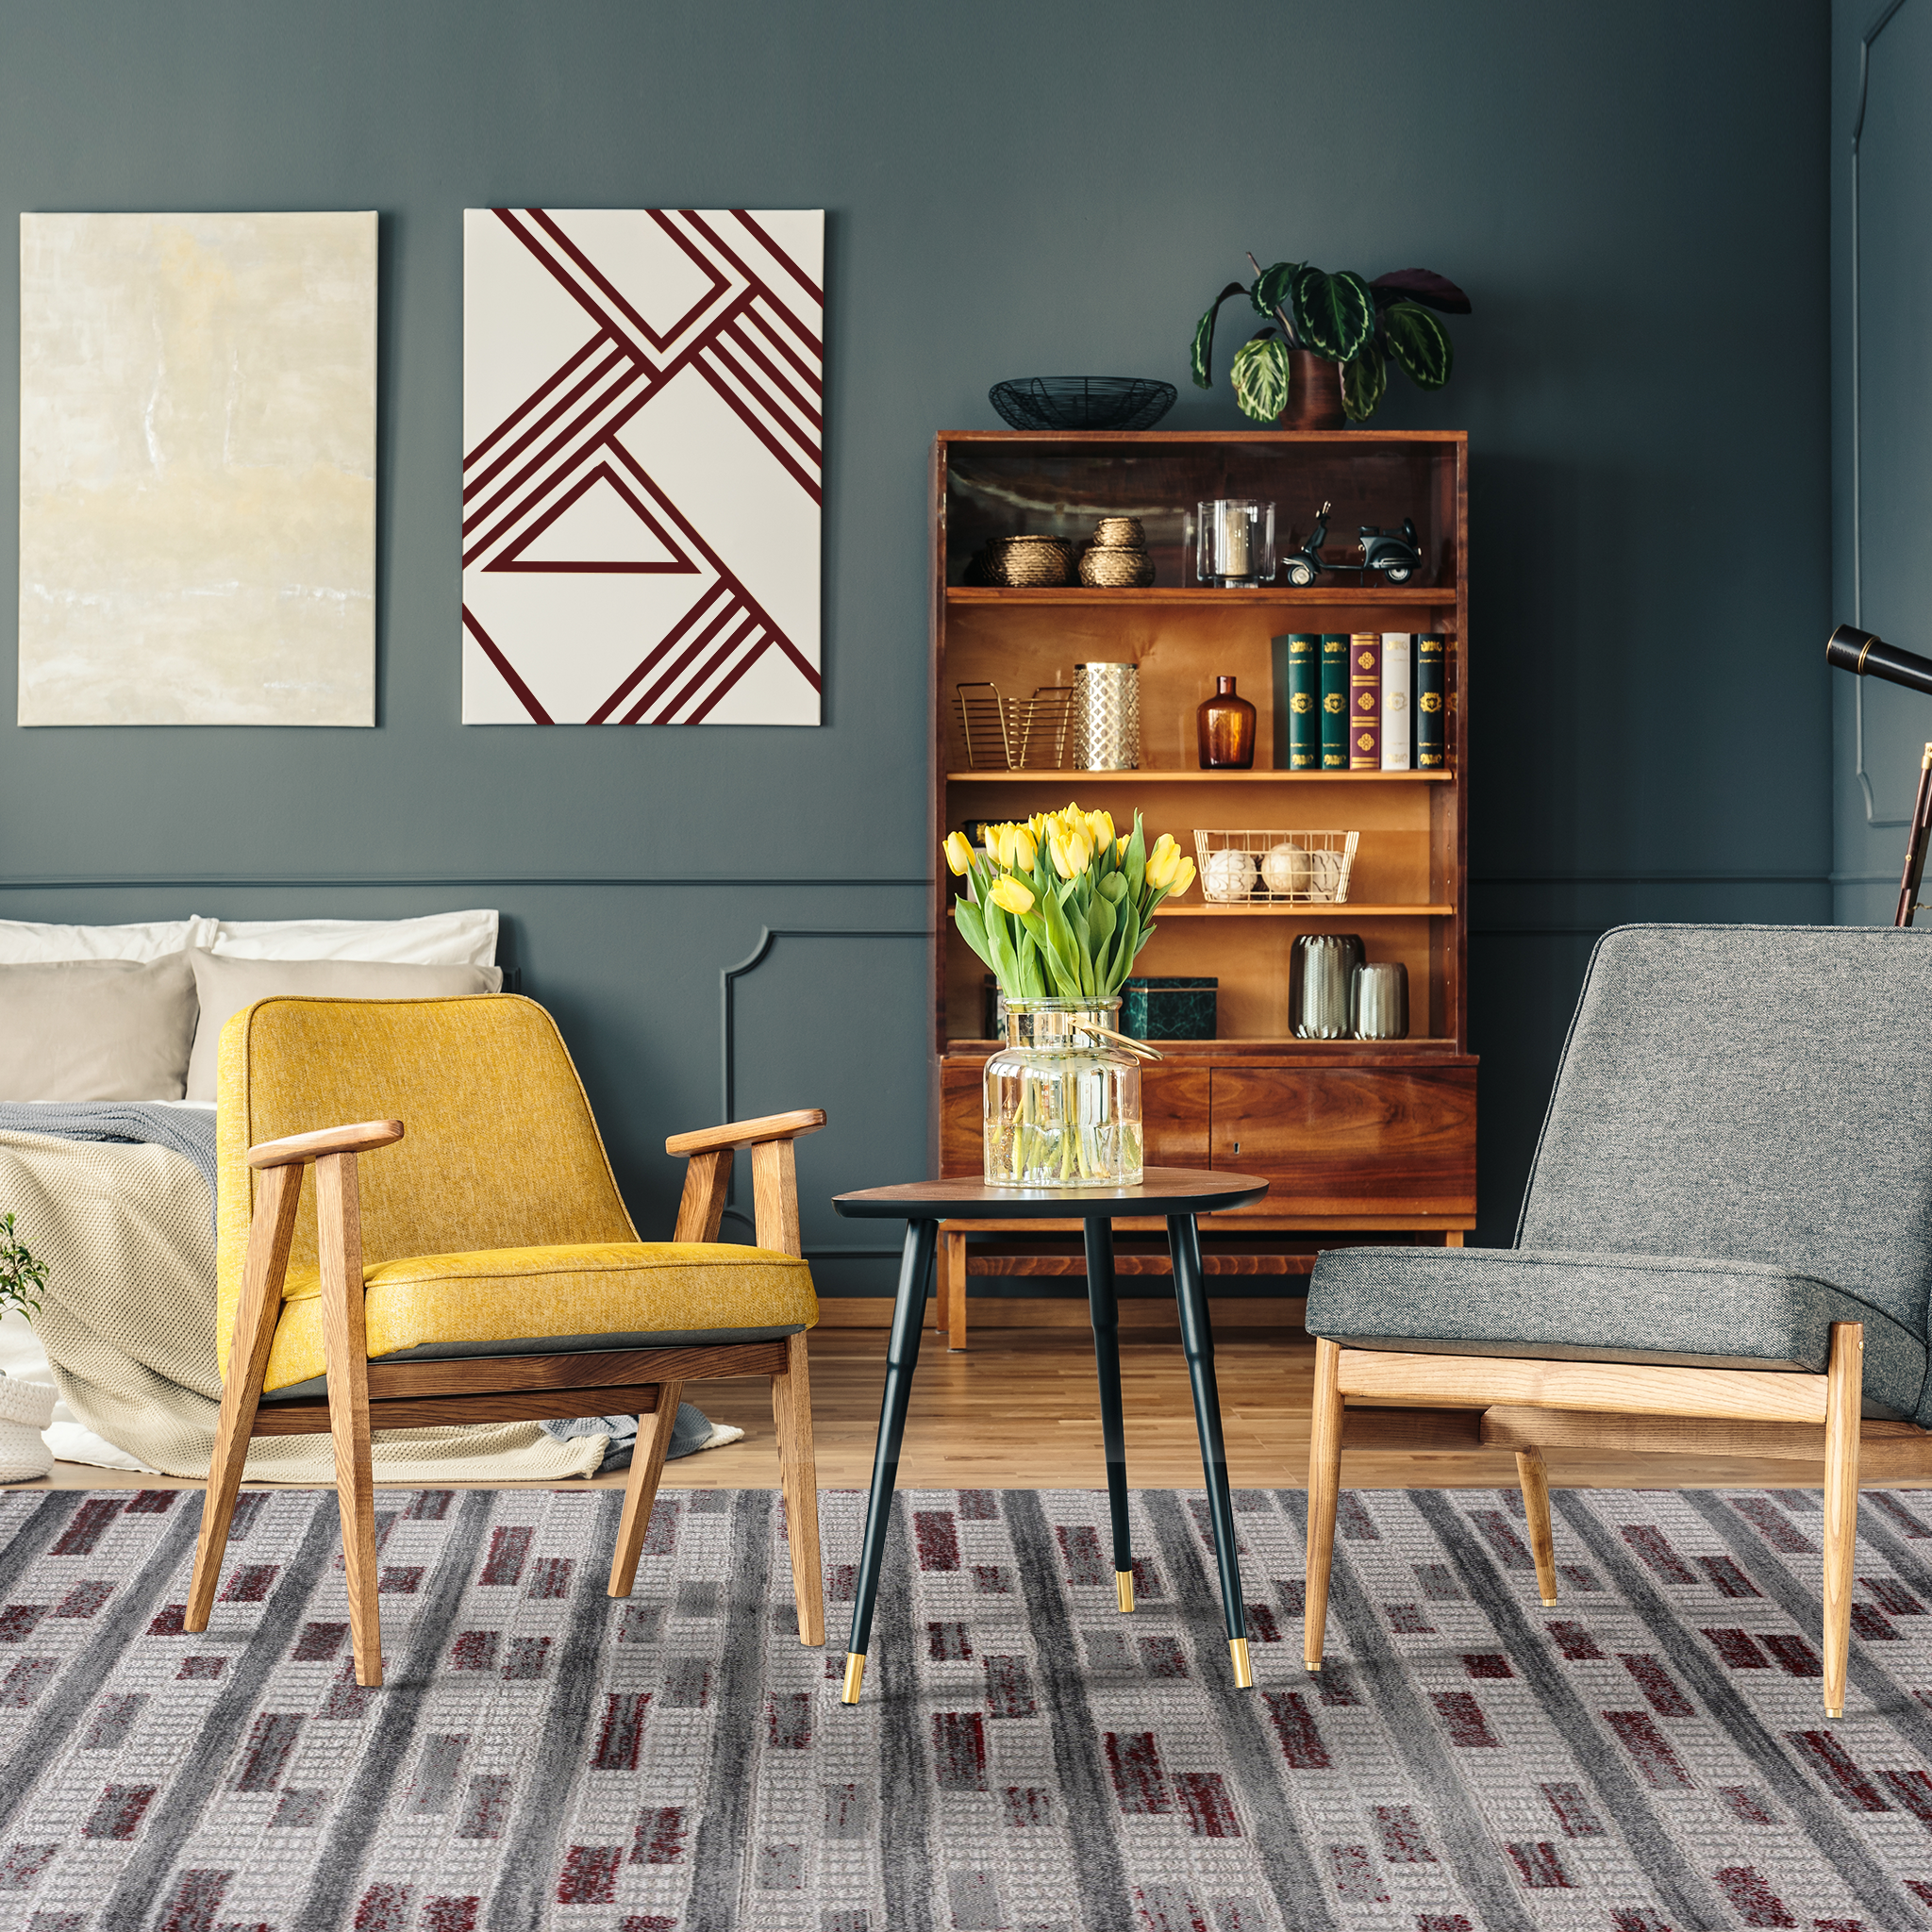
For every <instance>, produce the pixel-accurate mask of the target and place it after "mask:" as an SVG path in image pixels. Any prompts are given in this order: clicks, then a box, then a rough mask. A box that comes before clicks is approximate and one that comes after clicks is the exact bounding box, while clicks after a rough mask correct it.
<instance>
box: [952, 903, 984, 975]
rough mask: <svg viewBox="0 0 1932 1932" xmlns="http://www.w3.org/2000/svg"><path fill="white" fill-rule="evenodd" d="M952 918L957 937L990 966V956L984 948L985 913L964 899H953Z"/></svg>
mask: <svg viewBox="0 0 1932 1932" xmlns="http://www.w3.org/2000/svg"><path fill="white" fill-rule="evenodd" d="M953 919H954V922H955V924H957V925H958V928H959V937H960V938H961V939H962V940H964V941H966V943H967V944H968V945H969V946H971V947H972V948H973V950H974V952H975V953H977V954H978V955H979V957H980V958H982V959H984V960H985V961H986V963H987V964H988V965H989V966H991V964H992V958H991V955H990V954H989V953H988V952H987V950H986V915H985V914H984V913H983V912H981V911H980V909H979V908H978V907H977V906H971V905H968V904H967V902H966V901H965V900H964V899H955V900H954V901H953Z"/></svg>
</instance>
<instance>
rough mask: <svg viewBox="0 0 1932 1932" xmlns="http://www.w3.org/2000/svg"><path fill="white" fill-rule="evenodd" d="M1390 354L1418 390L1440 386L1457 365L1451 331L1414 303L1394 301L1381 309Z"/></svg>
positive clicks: (1438, 387)
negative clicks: (1450, 337) (1450, 338)
mask: <svg viewBox="0 0 1932 1932" xmlns="http://www.w3.org/2000/svg"><path fill="white" fill-rule="evenodd" d="M1382 326H1383V329H1384V330H1385V331H1386V333H1387V335H1388V338H1389V353H1390V354H1391V356H1393V357H1394V358H1395V359H1396V360H1397V361H1398V362H1399V363H1401V364H1402V368H1403V373H1404V374H1405V375H1407V377H1408V379H1409V380H1410V381H1411V382H1412V383H1414V384H1415V386H1416V388H1418V389H1441V387H1442V385H1443V384H1444V383H1445V382H1447V381H1448V380H1449V372H1450V371H1451V370H1452V369H1453V368H1454V367H1455V366H1456V348H1455V345H1454V343H1452V342H1451V341H1450V340H1449V331H1448V330H1447V329H1446V328H1444V327H1443V326H1442V325H1441V323H1440V322H1438V321H1437V320H1436V318H1435V317H1434V316H1433V315H1432V314H1430V313H1429V311H1428V310H1427V309H1426V308H1423V307H1421V306H1420V305H1419V304H1418V303H1414V302H1391V304H1390V305H1389V307H1388V308H1386V309H1384V310H1383V312H1382Z"/></svg>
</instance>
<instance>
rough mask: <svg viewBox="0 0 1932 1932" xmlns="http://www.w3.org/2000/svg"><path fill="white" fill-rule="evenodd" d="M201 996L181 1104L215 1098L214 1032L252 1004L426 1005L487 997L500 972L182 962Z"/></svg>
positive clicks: (370, 963) (352, 963)
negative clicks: (284, 999)
mask: <svg viewBox="0 0 1932 1932" xmlns="http://www.w3.org/2000/svg"><path fill="white" fill-rule="evenodd" d="M188 958H189V960H190V962H191V964H192V966H193V969H194V988H195V991H196V992H198V993H199V994H200V996H201V1024H200V1026H199V1027H198V1028H197V1029H196V1031H195V1035H194V1052H193V1055H192V1058H190V1059H189V1062H188V1098H189V1099H190V1100H212V1099H213V1098H214V1097H215V1055H216V1052H217V1049H218V1048H219V1046H220V1044H221V1038H222V1028H223V1027H224V1026H225V1024H227V1022H228V1021H229V1020H230V1019H231V1018H232V1017H233V1016H234V1015H235V1014H237V1013H239V1012H240V1011H241V1010H242V1008H243V1007H252V1006H253V1005H254V1004H255V1002H256V1001H257V1000H266V999H274V998H276V997H278V996H280V995H285V994H286V995H290V996H293V997H298V998H305V999H321V1000H434V999H444V998H447V997H448V996H449V995H450V994H452V993H473V992H495V991H498V990H499V989H500V988H501V987H502V985H503V968H502V967H500V966H397V965H391V964H390V963H389V962H387V961H377V960H371V959H229V958H221V957H219V956H217V955H216V954H213V953H201V952H193V953H190V954H189V955H188Z"/></svg>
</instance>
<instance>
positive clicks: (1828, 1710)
mask: <svg viewBox="0 0 1932 1932" xmlns="http://www.w3.org/2000/svg"><path fill="white" fill-rule="evenodd" d="M1824 1714H1825V1716H1826V1717H1842V1716H1844V1714H1845V1707H1844V1706H1843V1705H1840V1706H1839V1707H1838V1708H1837V1709H1836V1710H1834V1709H1832V1707H1831V1706H1830V1705H1828V1704H1827V1705H1826V1706H1825V1707H1824Z"/></svg>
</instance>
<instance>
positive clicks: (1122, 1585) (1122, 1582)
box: [1113, 1570, 1134, 1617]
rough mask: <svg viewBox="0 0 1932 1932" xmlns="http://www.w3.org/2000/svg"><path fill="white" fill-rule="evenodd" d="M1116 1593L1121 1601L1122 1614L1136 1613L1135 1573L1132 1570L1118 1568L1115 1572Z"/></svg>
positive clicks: (1128, 1615) (1127, 1615) (1130, 1614)
mask: <svg viewBox="0 0 1932 1932" xmlns="http://www.w3.org/2000/svg"><path fill="white" fill-rule="evenodd" d="M1113 1588H1114V1594H1115V1595H1116V1596H1117V1597H1119V1598H1120V1601H1121V1615H1122V1616H1124V1617H1131V1616H1132V1615H1133V1614H1134V1573H1133V1572H1132V1571H1131V1570H1116V1571H1115V1572H1114V1573H1113Z"/></svg>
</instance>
